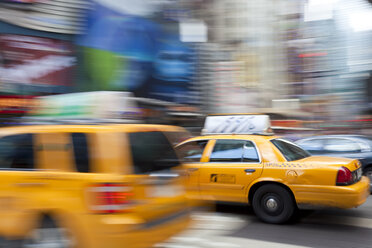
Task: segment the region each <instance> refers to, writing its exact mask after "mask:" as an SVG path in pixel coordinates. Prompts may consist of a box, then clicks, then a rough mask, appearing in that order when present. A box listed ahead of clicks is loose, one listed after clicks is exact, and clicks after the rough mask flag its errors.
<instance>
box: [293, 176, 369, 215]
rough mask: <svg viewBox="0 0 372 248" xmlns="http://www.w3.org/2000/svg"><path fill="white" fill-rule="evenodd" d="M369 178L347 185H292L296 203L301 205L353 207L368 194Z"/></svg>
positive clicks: (362, 201)
mask: <svg viewBox="0 0 372 248" xmlns="http://www.w3.org/2000/svg"><path fill="white" fill-rule="evenodd" d="M369 184H370V182H369V179H368V178H367V177H362V179H361V180H360V181H359V182H357V183H355V184H353V185H349V186H323V185H296V186H294V185H292V187H291V188H292V189H293V191H294V192H293V193H294V195H295V199H296V202H297V205H298V206H299V207H300V208H302V207H305V206H306V207H307V206H314V207H336V208H353V207H358V206H360V205H362V204H363V203H364V202H365V201H366V200H367V197H368V196H369V195H370V187H369Z"/></svg>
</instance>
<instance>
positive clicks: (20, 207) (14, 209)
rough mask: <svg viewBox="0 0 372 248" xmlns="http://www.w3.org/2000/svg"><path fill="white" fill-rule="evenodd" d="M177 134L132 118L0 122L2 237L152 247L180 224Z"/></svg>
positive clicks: (27, 243) (24, 242)
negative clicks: (113, 122) (1, 124)
mask: <svg viewBox="0 0 372 248" xmlns="http://www.w3.org/2000/svg"><path fill="white" fill-rule="evenodd" d="M179 134H185V131H184V129H182V128H178V127H172V126H161V125H132V124H124V125H121V124H117V125H41V126H23V127H12V128H2V129H0V167H1V169H0V178H1V184H0V236H1V237H3V238H5V240H7V242H11V243H13V242H17V244H19V246H20V247H84V248H89V247H97V248H102V247H110V248H112V247H149V246H151V245H153V244H154V243H157V242H161V241H163V240H164V239H166V238H168V237H169V236H170V235H173V234H175V233H177V232H179V231H181V230H183V229H184V228H185V227H186V226H187V225H188V222H189V208H188V201H187V199H186V197H185V191H184V190H183V189H184V184H185V181H184V178H183V177H182V174H181V171H178V169H177V168H178V166H179V165H180V164H179V162H178V159H177V157H176V154H175V151H174V148H173V143H174V142H175V141H174V138H175V137H176V136H178V135H179ZM178 172H180V173H178ZM6 247H8V246H7V245H6Z"/></svg>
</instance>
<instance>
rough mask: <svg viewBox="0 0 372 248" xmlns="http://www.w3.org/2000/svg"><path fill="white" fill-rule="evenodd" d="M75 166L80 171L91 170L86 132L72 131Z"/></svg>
mask: <svg viewBox="0 0 372 248" xmlns="http://www.w3.org/2000/svg"><path fill="white" fill-rule="evenodd" d="M71 138H72V146H73V148H74V159H75V166H76V170H77V171H78V172H90V164H89V148H88V142H87V136H86V134H84V133H72V134H71Z"/></svg>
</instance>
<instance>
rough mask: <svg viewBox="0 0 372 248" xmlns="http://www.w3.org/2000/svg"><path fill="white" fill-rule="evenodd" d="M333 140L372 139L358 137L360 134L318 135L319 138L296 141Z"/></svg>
mask: <svg viewBox="0 0 372 248" xmlns="http://www.w3.org/2000/svg"><path fill="white" fill-rule="evenodd" d="M332 138H345V139H350V138H351V139H370V137H368V136H364V135H358V134H329V135H318V136H311V137H307V138H303V139H299V140H296V142H297V141H304V140H313V139H332Z"/></svg>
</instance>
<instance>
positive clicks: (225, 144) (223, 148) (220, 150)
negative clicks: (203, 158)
mask: <svg viewBox="0 0 372 248" xmlns="http://www.w3.org/2000/svg"><path fill="white" fill-rule="evenodd" d="M244 144H245V141H244V140H217V141H216V144H215V145H214V148H213V152H212V154H211V156H210V159H209V161H210V162H242V157H243V148H244Z"/></svg>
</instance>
